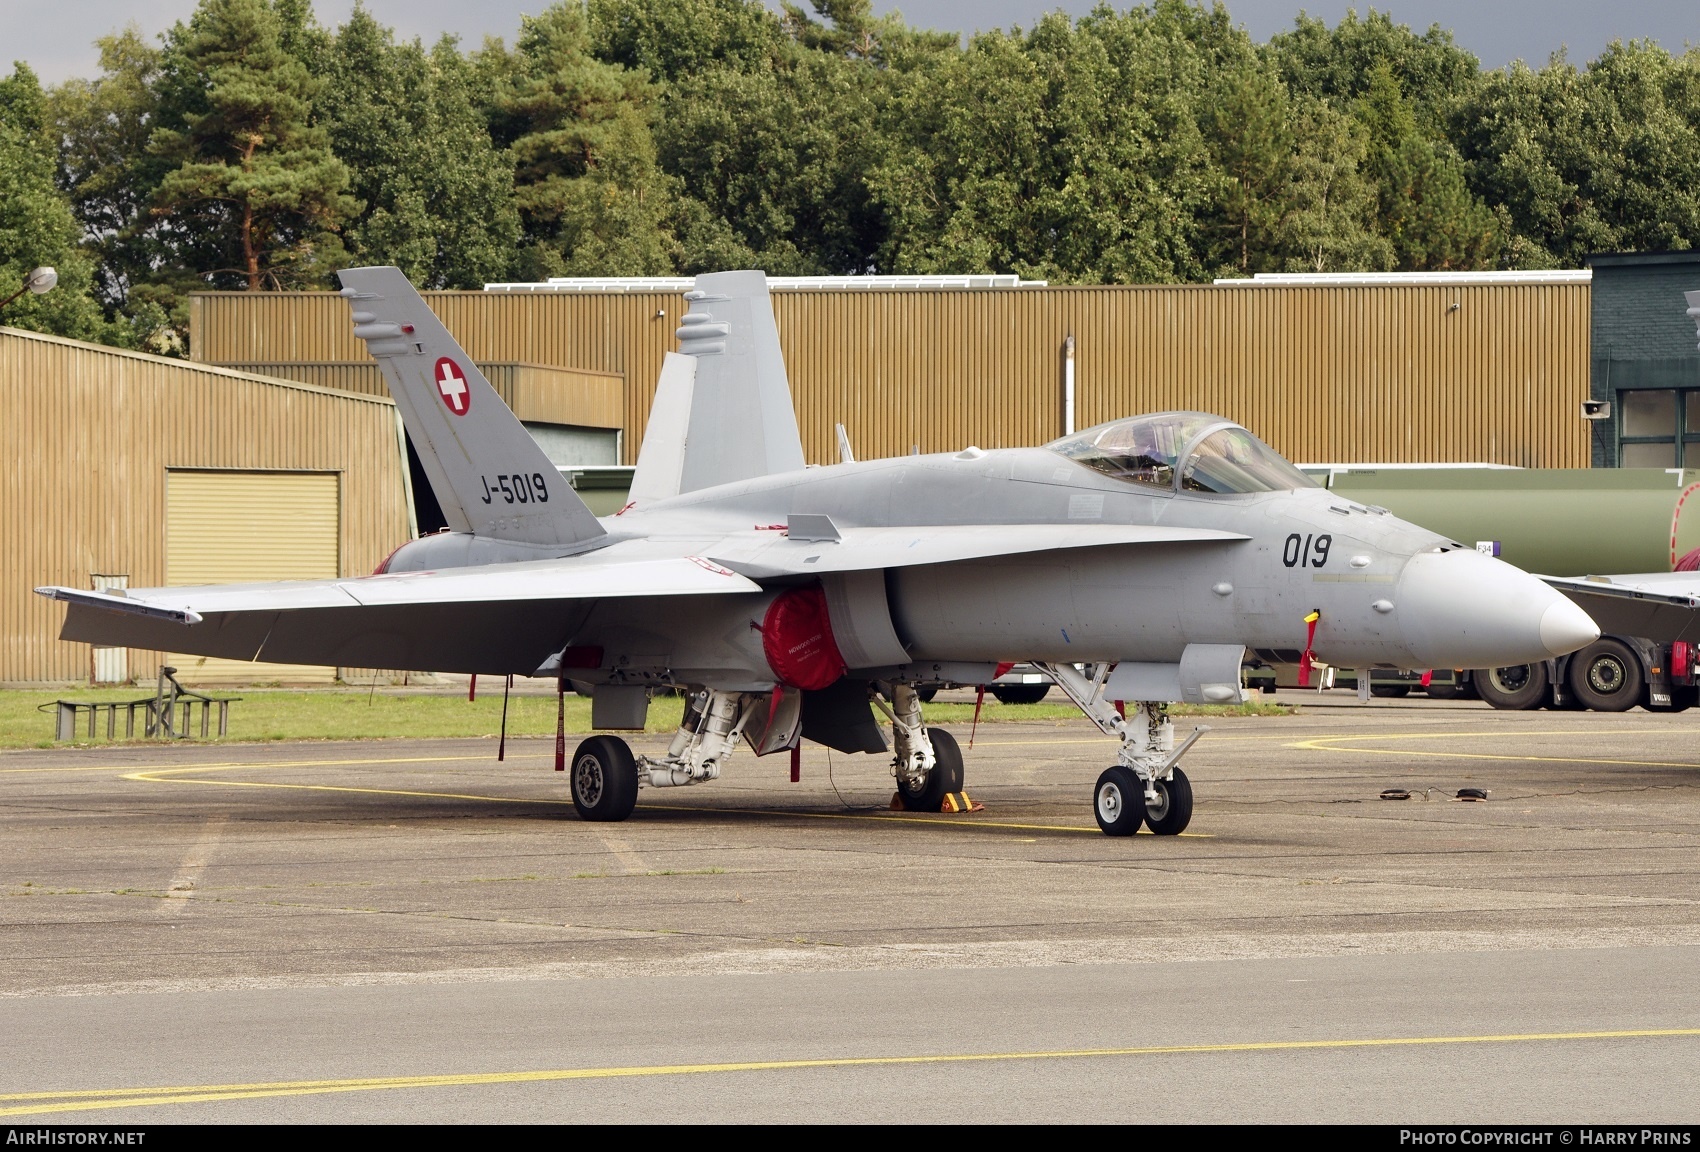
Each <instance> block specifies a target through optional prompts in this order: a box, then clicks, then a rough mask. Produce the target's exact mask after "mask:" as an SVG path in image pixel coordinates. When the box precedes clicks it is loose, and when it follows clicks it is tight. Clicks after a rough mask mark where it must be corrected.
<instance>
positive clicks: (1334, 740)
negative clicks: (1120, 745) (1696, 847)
mask: <svg viewBox="0 0 1700 1152" xmlns="http://www.w3.org/2000/svg"><path fill="white" fill-rule="evenodd" d="M1599 734H1600V735H1620V734H1622V733H1611V732H1605V731H1602V732H1601V733H1599ZM1490 735H1491V736H1498V737H1503V736H1505V735H1508V733H1438V734H1436V733H1409V734H1405V735H1388V736H1317V737H1314V738H1312V739H1310V740H1299V741H1295V742H1294V743H1291V744H1288V745H1286V746H1287V747H1288V748H1294V749H1298V750H1300V751H1306V752H1351V753H1355V754H1359V755H1364V756H1422V757H1428V758H1432V759H1438V760H1509V761H1515V762H1518V763H1524V764H1598V765H1601V766H1602V767H1610V766H1616V767H1627V768H1700V763H1696V762H1695V761H1692V760H1686V761H1685V760H1621V759H1616V758H1611V757H1602V756H1519V755H1513V754H1511V753H1505V752H1453V751H1446V752H1426V751H1423V750H1421V749H1417V748H1358V747H1353V746H1351V745H1347V744H1342V743H1340V741H1347V740H1349V741H1351V742H1352V744H1357V743H1360V742H1364V743H1367V742H1370V741H1374V742H1377V743H1386V742H1388V741H1392V740H1433V739H1444V738H1448V737H1450V736H1458V737H1475V736H1490ZM1520 735H1539V736H1572V735H1576V733H1574V732H1540V733H1520Z"/></svg>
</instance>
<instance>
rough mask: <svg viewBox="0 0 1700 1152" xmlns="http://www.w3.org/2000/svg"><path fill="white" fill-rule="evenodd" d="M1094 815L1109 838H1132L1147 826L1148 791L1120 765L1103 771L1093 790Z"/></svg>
mask: <svg viewBox="0 0 1700 1152" xmlns="http://www.w3.org/2000/svg"><path fill="white" fill-rule="evenodd" d="M1092 815H1093V816H1095V817H1097V820H1098V827H1099V828H1100V829H1101V830H1102V831H1103V833H1104V835H1106V836H1132V835H1133V834H1134V833H1135V832H1137V831H1139V826H1140V825H1141V824H1143V823H1144V822H1145V788H1144V786H1143V785H1141V784H1140V783H1139V777H1138V776H1135V775H1134V774H1133V771H1132V770H1131V769H1128V768H1123V767H1122V766H1121V765H1120V764H1116V765H1114V766H1112V767H1109V768H1106V769H1104V771H1103V772H1101V773H1100V774H1099V775H1098V783H1097V784H1095V785H1093V788H1092Z"/></svg>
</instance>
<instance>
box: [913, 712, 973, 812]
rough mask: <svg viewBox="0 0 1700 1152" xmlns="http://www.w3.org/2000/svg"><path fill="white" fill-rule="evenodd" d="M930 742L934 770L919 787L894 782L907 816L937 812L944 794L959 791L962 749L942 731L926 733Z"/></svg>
mask: <svg viewBox="0 0 1700 1152" xmlns="http://www.w3.org/2000/svg"><path fill="white" fill-rule="evenodd" d="M927 736H928V738H929V739H931V740H932V742H933V770H932V771H931V772H928V773H927V778H926V779H925V780H923V781H921V783H920V785H919V786H916V785H912V784H910V783H909V782H908V781H907V780H905V779H903V777H901V776H899V777H898V778H897V794H898V796H900V797H902V799H903V807H904V808H905V809H907V810H908V811H910V812H937V811H938V810H939V808H940V806H941V805H943V804H944V797H945V793H947V792H960V791H962V747H961V746H960V745H959V744H957V742H956V737H954V736H952V735H951V734H950V733H949V732H946V731H945V730H944V729H943V728H929V729H927Z"/></svg>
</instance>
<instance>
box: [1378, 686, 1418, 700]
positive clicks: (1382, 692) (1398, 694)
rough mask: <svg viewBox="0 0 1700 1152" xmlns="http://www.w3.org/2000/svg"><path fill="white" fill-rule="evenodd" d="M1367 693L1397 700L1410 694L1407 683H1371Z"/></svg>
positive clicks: (1409, 687)
mask: <svg viewBox="0 0 1700 1152" xmlns="http://www.w3.org/2000/svg"><path fill="white" fill-rule="evenodd" d="M1369 694H1370V695H1371V696H1380V697H1382V698H1383V699H1387V700H1398V699H1400V698H1402V697H1405V696H1409V695H1410V694H1411V686H1410V685H1409V684H1371V685H1370V686H1369Z"/></svg>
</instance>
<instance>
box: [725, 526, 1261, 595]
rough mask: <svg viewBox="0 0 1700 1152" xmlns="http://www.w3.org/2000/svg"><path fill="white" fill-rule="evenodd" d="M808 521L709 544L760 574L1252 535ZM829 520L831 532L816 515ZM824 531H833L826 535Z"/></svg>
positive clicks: (741, 568) (737, 566)
mask: <svg viewBox="0 0 1700 1152" xmlns="http://www.w3.org/2000/svg"><path fill="white" fill-rule="evenodd" d="M799 520H803V521H805V522H806V523H808V524H809V525H810V531H809V532H808V536H809V537H810V538H808V539H798V538H795V537H792V536H788V535H782V534H780V533H778V532H771V531H768V532H760V531H758V532H739V533H736V534H735V535H732V536H728V537H726V538H725V539H723V540H721V541H720V542H719V543H717V544H716V545H714V547H713V548H711V549H709V550H708V555H709V558H710V559H712V560H715V561H718V562H719V563H721V564H724V565H726V566H727V567H728V568H731V569H733V570H734V571H737V572H741V573H743V574H744V575H746V576H749V577H751V578H753V579H756V580H762V579H768V578H771V577H776V576H791V575H807V574H813V573H821V572H859V571H864V570H867V569H872V568H904V567H909V566H912V565H916V564H948V563H951V562H952V561H956V560H982V559H985V558H987V557H991V556H1015V555H1021V554H1023V553H1032V552H1051V551H1061V550H1064V549H1070V548H1105V547H1110V546H1113V545H1118V544H1122V545H1130V544H1138V545H1167V544H1192V543H1226V542H1231V541H1236V540H1249V539H1250V537H1249V536H1243V535H1241V534H1239V533H1237V532H1219V531H1216V530H1215V529H1211V528H1165V527H1161V526H1151V525H1140V524H935V525H927V526H925V527H912V528H844V529H838V528H837V527H836V526H832V521H831V520H830V519H829V518H828V517H825V516H811V517H799V516H798V515H797V514H795V513H793V514H792V516H791V522H792V524H793V525H796V524H797V523H798V522H799ZM821 521H824V522H825V524H826V525H829V526H832V527H833V531H835V532H837V533H838V535H839V537H840V539H839V540H837V541H833V540H831V539H830V537H829V536H828V534H827V533H825V531H824V529H823V528H822V527H821V526H820V524H819V522H821ZM823 536H826V537H828V538H824V539H823Z"/></svg>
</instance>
